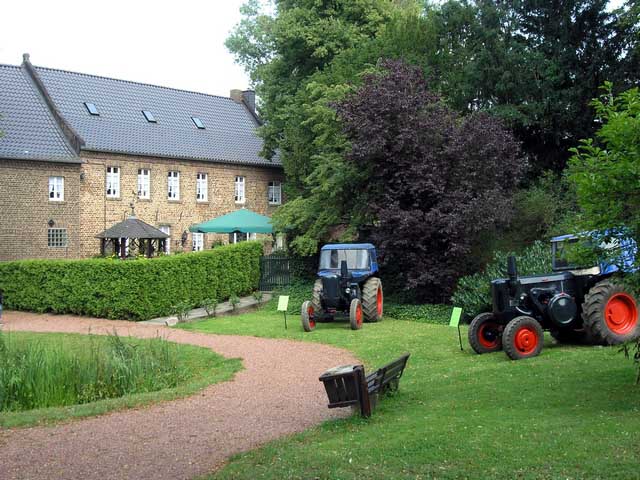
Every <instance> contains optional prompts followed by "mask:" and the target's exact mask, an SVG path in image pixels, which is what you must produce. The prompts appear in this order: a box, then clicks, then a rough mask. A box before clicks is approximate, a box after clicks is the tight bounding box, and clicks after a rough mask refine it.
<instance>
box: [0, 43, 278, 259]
mask: <svg viewBox="0 0 640 480" xmlns="http://www.w3.org/2000/svg"><path fill="white" fill-rule="evenodd" d="M259 125H260V121H259V119H258V117H257V116H256V112H255V96H254V94H253V92H251V91H245V92H241V91H239V90H234V91H232V92H231V96H230V98H226V97H218V96H213V95H205V94H202V93H196V92H189V91H183V90H176V89H172V88H165V87H158V86H153V85H146V84H141V83H135V82H129V81H123V80H116V79H111V78H104V77H97V76H93V75H85V74H79V73H72V72H67V71H62V70H54V69H49V68H42V67H36V66H33V65H32V64H31V63H30V61H29V56H28V55H25V56H24V61H23V63H22V65H20V66H12V65H0V132H2V137H0V260H14V259H21V258H82V257H90V256H94V255H97V254H98V253H99V252H100V241H99V240H98V239H97V238H96V235H97V234H99V233H100V232H102V231H103V230H105V229H106V228H109V227H110V226H112V225H113V224H114V223H117V222H119V221H121V220H123V219H124V218H125V216H126V215H127V213H128V212H130V204H131V203H132V202H133V203H134V204H135V211H136V215H137V217H138V218H140V219H141V220H143V221H145V222H147V223H149V224H151V225H153V226H156V227H158V228H160V229H161V230H163V231H164V232H166V233H169V235H170V241H169V242H168V248H169V250H170V251H171V252H175V251H187V250H192V249H193V248H195V249H201V248H210V246H211V244H212V242H213V241H214V240H223V241H225V242H226V241H228V237H219V236H215V235H213V234H191V233H189V226H191V225H192V224H195V223H199V222H202V221H205V220H209V219H211V218H214V217H217V216H219V215H223V214H226V213H229V212H231V211H234V210H237V209H238V208H243V207H244V208H249V209H251V210H253V211H255V212H257V213H260V214H263V215H269V216H270V215H271V213H272V212H273V210H274V209H275V208H276V207H277V205H279V204H280V203H281V201H282V181H283V178H284V176H283V171H282V165H281V163H280V161H279V159H278V158H277V157H276V158H274V159H273V160H266V159H264V158H262V157H261V156H260V151H261V149H262V140H261V139H260V137H258V135H257V134H256V128H257V127H258V126H259ZM236 240H237V238H236Z"/></svg>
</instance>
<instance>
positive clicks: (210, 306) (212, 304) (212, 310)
mask: <svg viewBox="0 0 640 480" xmlns="http://www.w3.org/2000/svg"><path fill="white" fill-rule="evenodd" d="M200 306H201V307H202V308H204V311H205V312H207V315H209V316H210V317H215V316H216V308H218V299H216V298H205V299H204V300H203V301H202V302H201V303H200Z"/></svg>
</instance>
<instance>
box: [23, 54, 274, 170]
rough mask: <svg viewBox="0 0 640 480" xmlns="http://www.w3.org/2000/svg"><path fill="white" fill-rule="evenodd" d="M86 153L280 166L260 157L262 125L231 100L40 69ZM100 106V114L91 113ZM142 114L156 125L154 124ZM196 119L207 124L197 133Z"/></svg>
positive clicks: (60, 110)
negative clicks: (89, 109)
mask: <svg viewBox="0 0 640 480" xmlns="http://www.w3.org/2000/svg"><path fill="white" fill-rule="evenodd" d="M35 70H36V72H37V74H38V76H39V77H40V79H41V80H42V83H43V84H44V86H45V88H46V90H47V92H48V94H49V95H50V96H51V98H52V99H53V102H54V103H55V105H56V107H57V109H58V110H59V112H60V113H61V114H62V116H63V117H64V119H65V120H66V122H67V123H68V124H69V125H70V126H71V127H72V129H73V130H75V131H76V132H77V133H78V135H79V136H80V137H81V138H82V139H83V140H84V142H85V145H84V147H83V149H84V150H91V151H99V152H113V153H124V154H133V155H148V156H157V157H169V158H181V159H194V160H203V161H211V162H225V163H238V164H244V165H247V164H248V165H269V166H277V167H280V166H281V163H280V160H279V159H278V158H274V160H273V161H270V160H266V159H264V158H262V157H261V156H260V155H259V152H260V151H261V149H262V146H263V142H262V139H261V138H260V137H259V136H258V135H257V133H256V128H257V127H258V123H257V121H256V119H255V117H254V116H253V114H252V113H251V112H250V111H249V110H248V109H247V107H246V106H244V105H243V104H240V103H236V102H235V101H233V100H232V99H230V98H227V97H218V96H214V95H207V94H203V93H196V92H190V91H185V90H176V89H173V88H167V87H159V86H155V85H147V84H143V83H136V82H130V81H125V80H116V79H112V78H105V77H98V76H94V75H86V74H80V73H73V72H67V71H63V70H53V69H50V68H42V67H35ZM84 102H89V103H93V104H95V105H96V108H97V109H98V111H99V113H100V116H92V115H90V114H89V113H88V112H87V109H86V107H85V105H84ZM142 110H148V111H150V112H151V113H152V114H153V116H154V117H155V119H156V120H157V123H149V122H147V120H146V119H145V117H144V116H143V114H142ZM191 117H197V118H199V119H200V120H202V122H203V123H204V125H205V127H206V128H205V129H204V130H201V129H198V128H197V127H196V126H195V125H194V123H193V121H192V120H191Z"/></svg>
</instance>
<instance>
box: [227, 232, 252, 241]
mask: <svg viewBox="0 0 640 480" xmlns="http://www.w3.org/2000/svg"><path fill="white" fill-rule="evenodd" d="M255 239H256V234H255V233H243V232H233V233H230V234H229V243H240V242H246V241H247V240H255Z"/></svg>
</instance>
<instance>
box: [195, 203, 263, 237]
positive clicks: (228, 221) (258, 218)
mask: <svg viewBox="0 0 640 480" xmlns="http://www.w3.org/2000/svg"><path fill="white" fill-rule="evenodd" d="M189 230H191V231H192V232H200V233H233V232H243V233H273V227H272V226H271V219H270V218H269V217H266V216H264V215H260V214H258V213H256V212H252V211H251V210H248V209H246V208H241V209H240V210H236V211H235V212H231V213H227V214H226V215H222V216H221V217H216V218H213V219H211V220H207V221H206V222H202V223H198V224H197V225H192V226H191V227H190V228H189Z"/></svg>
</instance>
